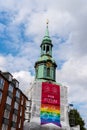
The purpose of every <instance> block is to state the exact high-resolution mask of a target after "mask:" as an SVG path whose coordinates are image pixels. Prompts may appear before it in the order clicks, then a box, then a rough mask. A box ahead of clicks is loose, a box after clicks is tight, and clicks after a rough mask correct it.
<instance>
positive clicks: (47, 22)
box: [46, 19, 49, 27]
mask: <svg viewBox="0 0 87 130" xmlns="http://www.w3.org/2000/svg"><path fill="white" fill-rule="evenodd" d="M46 24H47V27H48V24H49V20H48V19H47V21H46Z"/></svg>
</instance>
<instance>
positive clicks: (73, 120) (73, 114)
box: [69, 109, 86, 130]
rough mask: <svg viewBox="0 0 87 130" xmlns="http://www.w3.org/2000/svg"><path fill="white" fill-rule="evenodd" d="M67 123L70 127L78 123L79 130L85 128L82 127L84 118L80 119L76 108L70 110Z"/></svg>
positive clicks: (84, 129)
mask: <svg viewBox="0 0 87 130" xmlns="http://www.w3.org/2000/svg"><path fill="white" fill-rule="evenodd" d="M69 123H70V126H71V127H73V126H76V125H80V129H81V130H86V128H85V127H84V125H85V123H84V120H83V119H82V117H81V116H80V113H79V112H78V111H77V110H76V109H73V110H70V112H69Z"/></svg>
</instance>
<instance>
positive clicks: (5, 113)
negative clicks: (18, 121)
mask: <svg viewBox="0 0 87 130" xmlns="http://www.w3.org/2000/svg"><path fill="white" fill-rule="evenodd" d="M9 115H10V111H8V110H6V109H5V111H4V117H5V118H7V119H9Z"/></svg>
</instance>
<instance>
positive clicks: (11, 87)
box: [8, 84, 13, 92]
mask: <svg viewBox="0 0 87 130" xmlns="http://www.w3.org/2000/svg"><path fill="white" fill-rule="evenodd" d="M8 90H9V91H10V92H13V86H12V84H9V88H8Z"/></svg>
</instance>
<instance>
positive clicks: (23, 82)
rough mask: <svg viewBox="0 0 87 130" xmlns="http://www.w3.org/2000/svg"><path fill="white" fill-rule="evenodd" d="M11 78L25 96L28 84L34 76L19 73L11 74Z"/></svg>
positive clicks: (28, 73) (22, 72) (23, 72)
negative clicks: (16, 82) (16, 81)
mask: <svg viewBox="0 0 87 130" xmlns="http://www.w3.org/2000/svg"><path fill="white" fill-rule="evenodd" d="M13 77H14V78H16V79H17V80H18V81H19V88H20V89H21V90H22V91H23V92H24V93H25V94H26V93H27V90H29V88H30V83H32V82H33V81H34V76H31V73H30V72H28V71H19V72H15V73H13Z"/></svg>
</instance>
